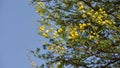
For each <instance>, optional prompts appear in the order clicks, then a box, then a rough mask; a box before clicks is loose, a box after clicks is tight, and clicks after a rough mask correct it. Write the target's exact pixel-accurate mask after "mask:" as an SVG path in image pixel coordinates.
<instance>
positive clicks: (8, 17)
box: [0, 0, 41, 68]
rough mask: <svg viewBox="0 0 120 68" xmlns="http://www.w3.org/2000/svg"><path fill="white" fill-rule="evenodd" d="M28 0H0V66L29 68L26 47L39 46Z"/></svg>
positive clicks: (0, 67)
mask: <svg viewBox="0 0 120 68" xmlns="http://www.w3.org/2000/svg"><path fill="white" fill-rule="evenodd" d="M37 19H39V17H38V15H37V14H36V13H35V10H34V8H33V7H32V6H30V5H29V0H0V68H30V63H29V61H28V59H27V56H26V55H27V50H26V49H35V48H36V47H40V46H41V43H40V42H39V40H40V39H41V37H40V36H38V34H37V32H38V30H37V24H38V23H37V24H36V23H33V21H34V22H35V21H36V20H37Z"/></svg>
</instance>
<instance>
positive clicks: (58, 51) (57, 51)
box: [47, 44, 65, 55]
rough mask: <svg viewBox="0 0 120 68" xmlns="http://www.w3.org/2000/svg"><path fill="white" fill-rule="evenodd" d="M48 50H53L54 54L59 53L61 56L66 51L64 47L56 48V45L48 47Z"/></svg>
mask: <svg viewBox="0 0 120 68" xmlns="http://www.w3.org/2000/svg"><path fill="white" fill-rule="evenodd" d="M47 49H48V50H53V51H54V53H59V54H61V55H62V54H63V52H64V50H65V48H64V47H62V46H60V45H59V46H56V44H52V45H49V46H48V47H47Z"/></svg>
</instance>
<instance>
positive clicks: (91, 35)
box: [89, 31, 99, 40]
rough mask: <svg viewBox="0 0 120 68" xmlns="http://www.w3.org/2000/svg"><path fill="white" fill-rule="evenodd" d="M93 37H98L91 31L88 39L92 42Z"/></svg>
mask: <svg viewBox="0 0 120 68" xmlns="http://www.w3.org/2000/svg"><path fill="white" fill-rule="evenodd" d="M94 37H99V35H98V34H97V33H94V32H93V31H91V32H90V35H89V39H90V40H92V39H94Z"/></svg>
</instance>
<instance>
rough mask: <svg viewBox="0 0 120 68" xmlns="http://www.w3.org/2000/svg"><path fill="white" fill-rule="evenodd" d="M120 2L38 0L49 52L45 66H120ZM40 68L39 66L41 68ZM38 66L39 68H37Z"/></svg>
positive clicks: (102, 67) (39, 55) (43, 55)
mask: <svg viewBox="0 0 120 68" xmlns="http://www.w3.org/2000/svg"><path fill="white" fill-rule="evenodd" d="M119 3H120V0H93V1H92V0H34V1H33V2H32V5H33V6H34V7H35V9H36V12H37V14H39V15H40V20H39V22H40V24H41V26H40V28H39V35H40V36H43V37H45V38H47V39H49V42H46V43H45V44H44V45H43V48H44V49H45V50H46V51H47V52H46V53H44V54H40V53H39V51H40V49H39V48H37V49H36V51H31V52H32V53H33V54H34V55H35V56H36V57H38V58H40V59H46V64H42V65H41V66H40V68H42V67H43V68H44V66H47V67H48V68H50V67H56V68H64V67H68V68H69V66H71V67H72V68H78V67H82V68H90V67H93V68H106V67H110V68H111V67H120V4H119ZM37 67H38V68H39V66H37ZM37 67H36V68H37Z"/></svg>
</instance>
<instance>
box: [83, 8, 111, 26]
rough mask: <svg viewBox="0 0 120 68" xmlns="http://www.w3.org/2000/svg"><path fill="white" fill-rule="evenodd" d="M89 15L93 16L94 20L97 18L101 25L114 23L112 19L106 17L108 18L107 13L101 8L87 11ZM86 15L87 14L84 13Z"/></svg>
mask: <svg viewBox="0 0 120 68" xmlns="http://www.w3.org/2000/svg"><path fill="white" fill-rule="evenodd" d="M87 15H89V16H91V18H92V20H95V22H97V23H98V24H100V25H111V24H112V23H113V21H112V20H109V19H106V20H105V18H107V16H108V15H107V13H106V12H105V11H104V10H103V9H102V8H100V9H99V10H98V11H94V10H90V11H88V12H87ZM83 17H85V15H83Z"/></svg>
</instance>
